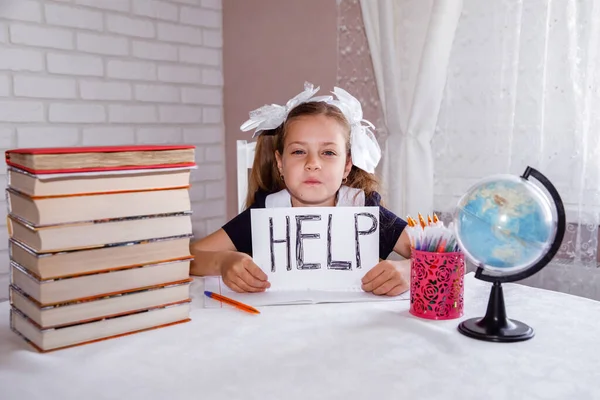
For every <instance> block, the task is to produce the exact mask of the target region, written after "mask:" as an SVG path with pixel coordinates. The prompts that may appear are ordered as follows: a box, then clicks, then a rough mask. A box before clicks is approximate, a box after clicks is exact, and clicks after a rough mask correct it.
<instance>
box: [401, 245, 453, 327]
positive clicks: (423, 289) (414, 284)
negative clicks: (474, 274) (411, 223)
mask: <svg viewBox="0 0 600 400" xmlns="http://www.w3.org/2000/svg"><path fill="white" fill-rule="evenodd" d="M410 260H411V268H410V313H411V314H413V315H415V316H417V317H420V318H427V319H438V320H441V319H454V318H458V317H460V316H462V315H463V292H464V288H463V282H464V280H463V277H464V275H465V256H464V254H463V253H461V252H454V253H436V252H428V251H421V250H415V249H412V253H411V256H410Z"/></svg>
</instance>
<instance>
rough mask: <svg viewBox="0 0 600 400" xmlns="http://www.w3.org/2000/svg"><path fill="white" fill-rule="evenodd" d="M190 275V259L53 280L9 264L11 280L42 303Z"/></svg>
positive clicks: (112, 291)
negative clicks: (44, 278)
mask: <svg viewBox="0 0 600 400" xmlns="http://www.w3.org/2000/svg"><path fill="white" fill-rule="evenodd" d="M189 276H190V259H187V260H178V261H170V262H164V263H158V264H151V265H144V266H142V267H134V268H127V269H122V270H116V271H110V272H102V273H98V274H92V275H83V276H75V277H70V278H61V279H50V280H39V279H37V278H36V277H34V276H33V275H31V274H29V273H28V272H27V270H26V269H25V268H23V267H21V266H20V265H18V264H17V263H15V262H14V261H12V262H11V264H10V283H11V284H12V285H14V286H16V287H18V288H19V289H20V290H22V291H23V292H24V293H26V294H27V295H28V296H30V297H31V298H33V299H34V300H35V301H37V302H38V303H40V304H41V305H42V306H50V305H55V304H59V303H66V302H71V301H81V300H85V299H89V298H92V297H97V296H109V295H112V294H117V293H123V292H128V291H133V290H139V289H142V288H147V287H150V286H155V285H160V284H163V283H167V282H179V281H182V280H185V279H188V278H189Z"/></svg>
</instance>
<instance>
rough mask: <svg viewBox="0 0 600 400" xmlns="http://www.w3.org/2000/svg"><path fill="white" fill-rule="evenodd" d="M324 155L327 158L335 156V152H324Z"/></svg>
mask: <svg viewBox="0 0 600 400" xmlns="http://www.w3.org/2000/svg"><path fill="white" fill-rule="evenodd" d="M323 154H325V155H326V156H335V155H336V154H335V151H331V150H325V151H324V152H323Z"/></svg>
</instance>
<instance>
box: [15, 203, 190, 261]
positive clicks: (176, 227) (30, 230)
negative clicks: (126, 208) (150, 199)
mask: <svg viewBox="0 0 600 400" xmlns="http://www.w3.org/2000/svg"><path fill="white" fill-rule="evenodd" d="M7 223H8V233H9V237H11V238H13V239H15V240H16V241H19V242H21V243H24V244H25V245H27V247H29V248H30V249H32V250H33V251H35V252H36V253H52V252H59V251H67V250H77V249H85V248H93V247H103V246H105V245H106V244H108V243H124V242H135V241H141V240H150V239H154V238H162V237H171V236H181V235H191V234H192V221H191V212H189V213H179V214H166V215H153V216H145V217H132V218H122V219H109V220H99V221H89V222H78V223H70V224H59V225H47V226H41V227H35V226H33V225H31V224H29V223H27V221H24V220H22V219H20V218H19V217H18V216H15V215H12V214H10V215H9V216H8V219H7Z"/></svg>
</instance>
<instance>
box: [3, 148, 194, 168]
mask: <svg viewBox="0 0 600 400" xmlns="http://www.w3.org/2000/svg"><path fill="white" fill-rule="evenodd" d="M194 150H195V147H194V146H192V145H137V146H94V147H54V148H52V147H50V148H28V149H11V150H7V151H6V153H5V156H6V164H7V165H9V166H12V167H16V168H19V169H22V170H25V171H27V172H30V173H33V174H56V173H72V172H95V171H116V170H135V169H153V168H176V167H193V166H195V162H194Z"/></svg>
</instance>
